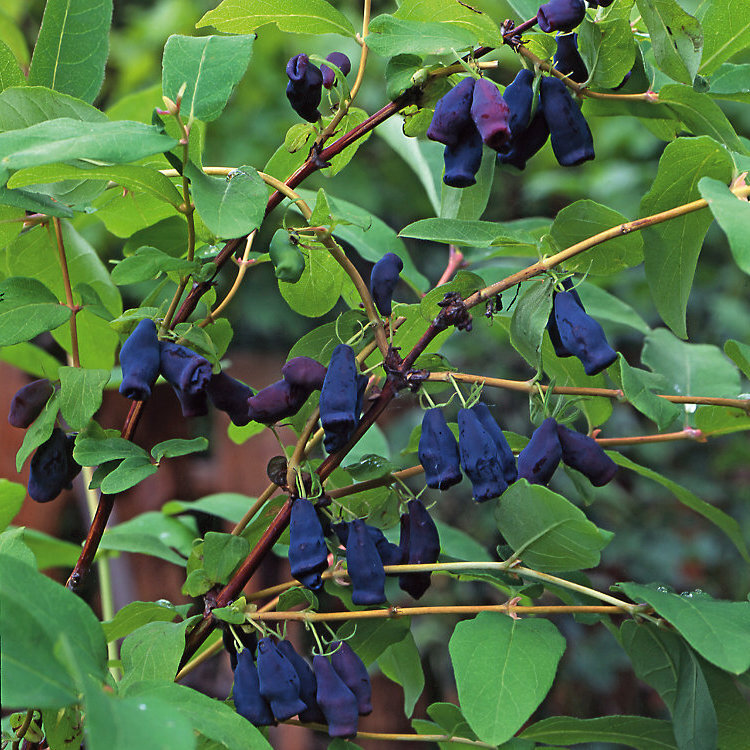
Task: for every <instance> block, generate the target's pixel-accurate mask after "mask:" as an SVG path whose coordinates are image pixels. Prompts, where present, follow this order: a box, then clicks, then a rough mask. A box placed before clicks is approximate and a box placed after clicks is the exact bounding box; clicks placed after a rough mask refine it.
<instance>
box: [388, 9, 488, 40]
mask: <svg viewBox="0 0 750 750" xmlns="http://www.w3.org/2000/svg"><path fill="white" fill-rule="evenodd" d="M393 15H394V16H395V17H396V18H403V19H404V20H407V21H431V22H435V23H451V24H453V25H454V26H461V27H462V28H464V29H466V30H467V31H470V32H471V33H472V34H474V35H475V36H476V39H477V42H479V44H486V45H488V46H490V47H499V46H500V45H502V37H501V35H500V29H499V28H498V27H497V24H496V23H495V22H494V21H493V20H492V18H491V17H490V16H488V15H486V14H485V13H483V12H481V11H480V10H479V9H478V8H475V7H471V8H470V7H468V6H467V5H463V4H461V3H457V2H454V0H404V2H402V3H401V5H400V6H399V8H398V10H397V11H396V12H395V13H394V14H393Z"/></svg>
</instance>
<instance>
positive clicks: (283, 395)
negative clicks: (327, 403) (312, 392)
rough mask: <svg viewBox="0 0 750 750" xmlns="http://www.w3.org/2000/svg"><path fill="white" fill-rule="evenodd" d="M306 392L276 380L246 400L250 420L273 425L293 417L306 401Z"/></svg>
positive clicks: (283, 381)
mask: <svg viewBox="0 0 750 750" xmlns="http://www.w3.org/2000/svg"><path fill="white" fill-rule="evenodd" d="M308 395H309V394H308V392H307V391H306V390H303V389H302V388H296V387H295V386H292V385H290V384H289V383H288V382H287V381H286V380H278V381H276V382H275V383H272V384H271V385H268V386H266V387H265V388H262V389H261V390H259V391H258V392H257V393H256V394H255V395H254V396H250V398H249V399H248V400H247V406H248V415H249V416H250V419H253V420H255V421H256V422H261V423H263V424H275V423H276V422H280V421H281V420H282V419H287V418H288V417H291V416H294V415H295V414H296V413H297V412H298V411H299V410H300V409H301V408H302V406H303V404H304V403H305V401H307V397H308Z"/></svg>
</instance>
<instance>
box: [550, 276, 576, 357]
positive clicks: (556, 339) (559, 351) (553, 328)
mask: <svg viewBox="0 0 750 750" xmlns="http://www.w3.org/2000/svg"><path fill="white" fill-rule="evenodd" d="M562 285H563V289H564V290H565V291H566V292H570V294H571V295H572V296H573V300H574V301H575V303H576V304H577V305H578V307H580V308H581V310H583V302H581V298H580V297H579V296H578V292H577V291H576V290H575V288H574V287H573V280H572V279H571V278H567V279H563V282H562ZM556 296H557V292H554V294H553V295H552V310H551V311H550V314H549V320H548V321H547V331H548V332H549V338H550V341H551V342H552V347H553V348H554V350H555V354H556V355H557V356H558V357H572V356H573V353H572V352H569V351H568V350H567V349H566V348H565V347H564V346H563V343H562V341H560V332H559V331H558V330H557V322H556V321H555V306H554V300H555V297H556ZM584 312H585V310H584Z"/></svg>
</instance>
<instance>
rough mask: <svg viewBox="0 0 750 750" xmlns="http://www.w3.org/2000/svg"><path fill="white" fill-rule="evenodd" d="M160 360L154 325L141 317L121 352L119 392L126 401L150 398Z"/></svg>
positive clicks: (151, 321) (157, 374)
mask: <svg viewBox="0 0 750 750" xmlns="http://www.w3.org/2000/svg"><path fill="white" fill-rule="evenodd" d="M160 357H161V351H160V347H159V339H158V338H157V336H156V325H155V323H154V321H153V320H150V319H148V318H144V320H142V321H141V322H140V323H138V325H137V326H136V327H135V329H134V330H133V332H132V333H131V334H130V336H128V338H127V340H126V341H125V343H124V344H123V345H122V348H121V349H120V367H121V368H122V383H120V393H121V394H122V395H123V396H125V398H131V399H133V400H135V401H145V400H146V399H147V398H148V397H149V396H150V395H151V387H152V386H153V384H154V382H155V381H156V378H157V377H158V376H159V362H160Z"/></svg>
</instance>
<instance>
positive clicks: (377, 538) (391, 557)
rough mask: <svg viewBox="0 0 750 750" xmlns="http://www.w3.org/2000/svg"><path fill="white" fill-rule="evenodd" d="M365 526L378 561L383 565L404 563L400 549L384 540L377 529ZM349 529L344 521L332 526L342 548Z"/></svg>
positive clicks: (348, 524)
mask: <svg viewBox="0 0 750 750" xmlns="http://www.w3.org/2000/svg"><path fill="white" fill-rule="evenodd" d="M365 526H366V527H367V533H368V534H369V535H370V538H371V539H372V541H373V543H374V544H375V549H376V550H377V551H378V555H380V560H381V561H382V563H383V565H400V564H401V563H402V562H403V561H404V558H403V553H402V551H401V548H400V547H399V546H398V545H397V544H393V543H392V542H389V541H388V540H387V539H386V538H385V534H383V532H382V531H381V530H380V529H378V528H377V527H375V526H370V524H367V523H366V524H365ZM350 527H351V523H348V522H346V521H342V522H340V523H335V524H333V525H332V528H333V530H334V532H335V533H336V536H337V537H338V538H339V540H340V541H341V544H343V545H344V547H346V543H347V541H348V539H349V528H350Z"/></svg>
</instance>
